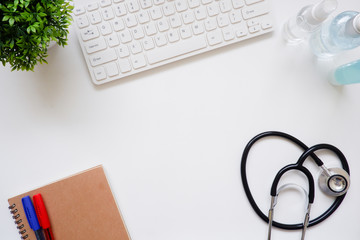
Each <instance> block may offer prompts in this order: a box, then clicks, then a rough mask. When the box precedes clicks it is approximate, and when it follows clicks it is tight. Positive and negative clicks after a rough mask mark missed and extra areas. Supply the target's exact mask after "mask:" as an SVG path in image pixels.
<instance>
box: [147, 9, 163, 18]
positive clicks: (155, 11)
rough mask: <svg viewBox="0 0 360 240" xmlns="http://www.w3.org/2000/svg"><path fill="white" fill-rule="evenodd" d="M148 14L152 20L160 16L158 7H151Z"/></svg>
mask: <svg viewBox="0 0 360 240" xmlns="http://www.w3.org/2000/svg"><path fill="white" fill-rule="evenodd" d="M150 15H151V18H152V19H154V20H156V19H159V18H162V12H161V9H160V8H159V7H154V8H152V9H151V10H150Z"/></svg>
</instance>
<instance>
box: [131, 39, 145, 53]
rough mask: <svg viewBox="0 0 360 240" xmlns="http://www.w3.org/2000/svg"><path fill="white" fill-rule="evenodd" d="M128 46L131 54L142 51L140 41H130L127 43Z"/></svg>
mask: <svg viewBox="0 0 360 240" xmlns="http://www.w3.org/2000/svg"><path fill="white" fill-rule="evenodd" d="M129 48H130V51H131V52H132V53H133V54H137V53H140V52H141V51H142V48H141V44H140V42H135V41H134V42H132V43H131V44H130V45H129Z"/></svg>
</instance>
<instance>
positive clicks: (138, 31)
mask: <svg viewBox="0 0 360 240" xmlns="http://www.w3.org/2000/svg"><path fill="white" fill-rule="evenodd" d="M131 33H132V35H133V36H134V39H136V40H137V39H141V38H143V37H144V36H145V34H144V31H143V29H142V27H141V26H138V27H135V28H132V29H131Z"/></svg>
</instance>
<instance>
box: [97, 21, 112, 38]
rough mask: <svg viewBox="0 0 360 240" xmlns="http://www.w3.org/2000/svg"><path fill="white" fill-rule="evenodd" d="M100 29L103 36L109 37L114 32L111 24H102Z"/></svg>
mask: <svg viewBox="0 0 360 240" xmlns="http://www.w3.org/2000/svg"><path fill="white" fill-rule="evenodd" d="M99 29H100V32H101V34H102V35H108V34H110V33H111V32H112V28H111V25H110V22H105V21H104V22H102V23H100V25H99Z"/></svg>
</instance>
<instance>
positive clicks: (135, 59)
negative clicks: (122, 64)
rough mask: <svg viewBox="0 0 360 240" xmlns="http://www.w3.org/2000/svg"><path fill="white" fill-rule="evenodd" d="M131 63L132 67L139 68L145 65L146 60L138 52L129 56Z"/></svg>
mask: <svg viewBox="0 0 360 240" xmlns="http://www.w3.org/2000/svg"><path fill="white" fill-rule="evenodd" d="M131 63H132V65H133V67H134V69H139V68H142V67H145V66H146V61H145V58H144V56H143V55H141V54H138V55H134V56H132V57H131Z"/></svg>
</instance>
